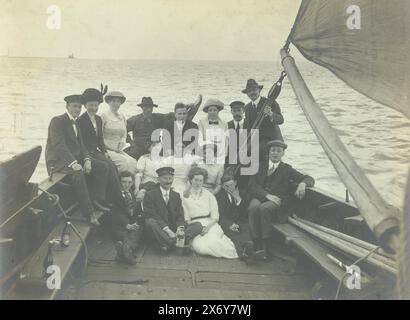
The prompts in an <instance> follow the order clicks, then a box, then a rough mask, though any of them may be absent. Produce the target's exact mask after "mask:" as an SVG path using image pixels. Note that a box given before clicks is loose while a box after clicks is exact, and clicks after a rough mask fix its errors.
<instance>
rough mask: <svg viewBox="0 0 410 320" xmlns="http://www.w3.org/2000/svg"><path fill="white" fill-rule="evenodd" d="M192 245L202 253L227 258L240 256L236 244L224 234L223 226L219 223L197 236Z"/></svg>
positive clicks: (197, 251) (196, 250)
mask: <svg viewBox="0 0 410 320" xmlns="http://www.w3.org/2000/svg"><path fill="white" fill-rule="evenodd" d="M191 246H192V249H193V250H194V251H195V252H196V253H198V254H201V255H208V256H213V257H217V258H227V259H236V258H238V254H237V252H236V249H235V245H234V244H233V242H232V240H231V239H229V238H228V237H227V236H226V235H225V234H224V232H223V230H222V228H221V226H220V225H219V224H217V223H215V224H214V225H213V226H212V227H211V229H209V231H208V232H207V233H206V234H204V235H203V236H201V235H198V236H196V237H195V238H194V239H193V240H192V243H191Z"/></svg>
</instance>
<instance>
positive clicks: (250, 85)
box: [242, 79, 263, 93]
mask: <svg viewBox="0 0 410 320" xmlns="http://www.w3.org/2000/svg"><path fill="white" fill-rule="evenodd" d="M254 88H259V90H262V88H263V86H262V85H260V84H258V83H257V82H256V81H255V79H249V80H248V81H247V82H246V88H245V89H243V90H242V93H247V92H248V91H249V90H251V89H254Z"/></svg>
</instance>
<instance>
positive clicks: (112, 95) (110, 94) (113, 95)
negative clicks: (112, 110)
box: [104, 91, 126, 104]
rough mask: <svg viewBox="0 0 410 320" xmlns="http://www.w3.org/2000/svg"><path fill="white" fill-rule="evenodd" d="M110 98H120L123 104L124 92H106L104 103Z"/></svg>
mask: <svg viewBox="0 0 410 320" xmlns="http://www.w3.org/2000/svg"><path fill="white" fill-rule="evenodd" d="M112 98H120V99H121V104H123V103H124V102H125V100H126V98H125V96H124V94H122V92H120V91H110V92H108V93H107V95H106V96H105V97H104V100H105V102H106V103H109V102H110V100H111V99H112Z"/></svg>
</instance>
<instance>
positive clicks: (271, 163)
mask: <svg viewBox="0 0 410 320" xmlns="http://www.w3.org/2000/svg"><path fill="white" fill-rule="evenodd" d="M279 164H280V161H279V162H276V163H274V162H272V161H271V160H269V170H270V169H272V167H274V168H275V170H276V169H277V168H278V166H279Z"/></svg>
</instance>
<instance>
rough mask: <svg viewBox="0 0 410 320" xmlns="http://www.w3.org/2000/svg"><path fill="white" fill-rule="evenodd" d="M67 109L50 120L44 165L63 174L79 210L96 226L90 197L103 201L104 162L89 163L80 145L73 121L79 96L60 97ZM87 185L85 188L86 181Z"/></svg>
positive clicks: (86, 154) (77, 130)
mask: <svg viewBox="0 0 410 320" xmlns="http://www.w3.org/2000/svg"><path fill="white" fill-rule="evenodd" d="M64 100H65V101H66V108H67V112H66V113H65V114H62V115H60V116H56V117H54V118H53V119H51V122H50V125H49V127H48V137H47V145H46V151H45V156H46V166H47V171H48V173H49V175H52V174H53V173H55V172H61V173H65V174H67V178H68V180H69V182H70V183H71V185H72V186H73V191H74V193H75V195H76V197H77V200H78V202H79V205H80V210H81V212H82V214H83V215H85V216H86V217H87V218H88V219H89V221H90V223H91V224H95V225H98V224H99V223H98V216H99V215H101V212H99V211H96V210H95V209H94V204H95V203H94V204H93V201H92V200H91V199H93V200H94V201H95V202H97V203H98V201H99V200H104V194H105V186H106V183H107V182H106V177H107V173H108V168H107V165H105V164H102V163H100V162H97V163H95V162H93V161H92V159H91V157H90V155H89V153H88V151H87V148H86V147H85V146H84V143H83V140H82V137H81V130H80V128H79V126H78V124H77V122H76V119H77V118H78V116H79V115H80V112H81V106H82V96H81V95H71V96H67V97H65V98H64ZM86 177H87V180H88V186H89V187H87V181H86Z"/></svg>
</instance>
